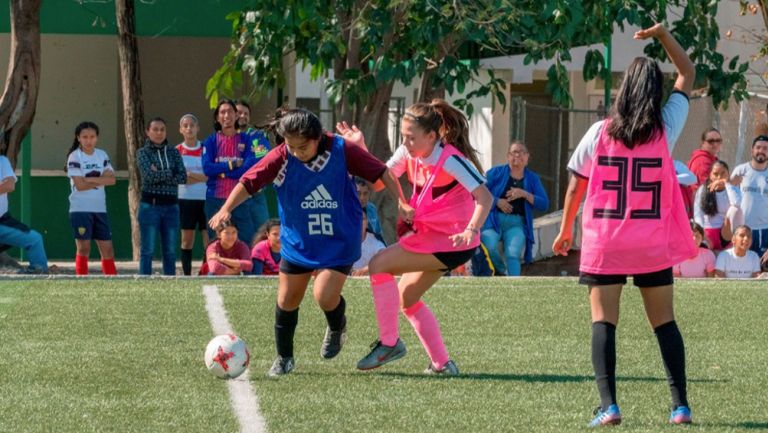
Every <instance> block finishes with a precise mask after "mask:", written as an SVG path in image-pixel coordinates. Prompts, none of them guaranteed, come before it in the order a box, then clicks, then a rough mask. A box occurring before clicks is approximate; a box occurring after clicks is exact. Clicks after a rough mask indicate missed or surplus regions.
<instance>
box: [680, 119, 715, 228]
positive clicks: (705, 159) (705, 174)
mask: <svg viewBox="0 0 768 433" xmlns="http://www.w3.org/2000/svg"><path fill="white" fill-rule="evenodd" d="M722 144H723V137H722V136H721V135H720V131H718V130H717V129H716V128H709V129H707V130H706V131H704V132H702V133H701V143H699V148H698V149H696V150H694V151H693V152H691V158H690V159H689V160H688V168H689V169H690V170H691V172H693V174H694V176H696V183H693V184H691V185H690V186H689V187H688V189H687V193H685V194H683V200H684V203H685V208H686V211H687V212H688V217H689V218H690V217H692V216H693V201H694V200H693V199H694V196H695V195H696V190H697V189H698V188H699V186H700V185H702V184H703V183H704V182H706V180H707V178H709V171H710V170H711V169H712V164H714V163H715V161H717V155H718V154H719V153H720V147H721V146H722ZM683 191H684V192H686V190H685V189H684V190H683Z"/></svg>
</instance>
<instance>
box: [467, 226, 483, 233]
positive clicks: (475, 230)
mask: <svg viewBox="0 0 768 433" xmlns="http://www.w3.org/2000/svg"><path fill="white" fill-rule="evenodd" d="M467 230H469V231H471V232H472V233H474V234H479V233H480V230H478V229H476V228H474V227H467V228H465V229H464V231H467Z"/></svg>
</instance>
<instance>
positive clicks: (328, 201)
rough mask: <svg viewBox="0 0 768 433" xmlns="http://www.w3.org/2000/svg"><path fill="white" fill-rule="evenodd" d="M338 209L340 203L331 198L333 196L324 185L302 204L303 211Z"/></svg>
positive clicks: (319, 186) (316, 189)
mask: <svg viewBox="0 0 768 433" xmlns="http://www.w3.org/2000/svg"><path fill="white" fill-rule="evenodd" d="M337 207H339V203H338V202H337V201H335V200H334V199H333V197H331V194H330V193H328V190H327V189H325V186H323V185H322V184H321V185H318V187H317V188H315V189H314V191H312V192H311V193H309V195H307V196H306V197H304V201H303V202H301V208H302V209H336V208H337Z"/></svg>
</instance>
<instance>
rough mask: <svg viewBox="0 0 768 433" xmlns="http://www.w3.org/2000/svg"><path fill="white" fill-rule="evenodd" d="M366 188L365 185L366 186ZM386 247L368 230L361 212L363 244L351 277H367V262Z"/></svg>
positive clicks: (364, 216) (366, 217) (367, 222)
mask: <svg viewBox="0 0 768 433" xmlns="http://www.w3.org/2000/svg"><path fill="white" fill-rule="evenodd" d="M366 186H367V185H366ZM357 192H358V194H359V193H360V183H358V184H357ZM386 247H387V246H386V245H384V242H383V241H382V240H381V239H380V238H379V237H378V236H376V235H375V234H374V233H373V232H372V231H371V229H370V222H369V221H368V215H366V213H365V212H363V242H362V244H360V258H359V259H357V261H356V262H355V263H354V264H352V274H351V275H352V276H353V277H362V276H366V275H368V262H370V261H371V259H372V258H373V256H374V255H376V253H377V252H379V251H380V250H383V249H384V248H386Z"/></svg>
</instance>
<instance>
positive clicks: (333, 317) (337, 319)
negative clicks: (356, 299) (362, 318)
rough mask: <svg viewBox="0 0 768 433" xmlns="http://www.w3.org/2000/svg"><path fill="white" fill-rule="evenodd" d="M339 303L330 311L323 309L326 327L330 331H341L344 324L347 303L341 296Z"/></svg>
mask: <svg viewBox="0 0 768 433" xmlns="http://www.w3.org/2000/svg"><path fill="white" fill-rule="evenodd" d="M339 298H340V299H339V305H337V306H336V308H334V309H333V310H331V311H323V312H324V313H325V320H327V321H328V327H329V328H331V331H341V330H342V328H344V325H346V322H347V320H346V318H345V317H344V312H345V311H346V310H347V303H346V302H345V301H344V297H343V296H339Z"/></svg>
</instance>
